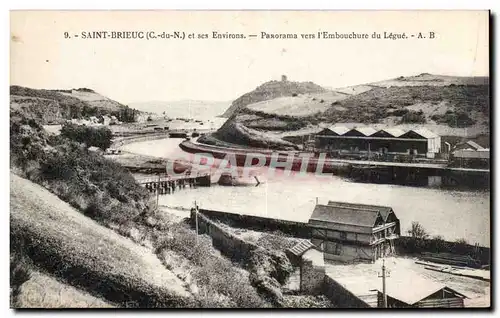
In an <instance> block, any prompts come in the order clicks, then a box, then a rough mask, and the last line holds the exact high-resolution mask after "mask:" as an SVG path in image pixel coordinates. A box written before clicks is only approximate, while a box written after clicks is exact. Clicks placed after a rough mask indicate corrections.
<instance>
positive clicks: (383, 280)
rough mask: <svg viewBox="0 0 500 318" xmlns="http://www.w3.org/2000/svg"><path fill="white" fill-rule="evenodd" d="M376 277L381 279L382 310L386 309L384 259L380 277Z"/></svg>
mask: <svg viewBox="0 0 500 318" xmlns="http://www.w3.org/2000/svg"><path fill="white" fill-rule="evenodd" d="M378 277H382V296H383V300H384V306H383V308H387V292H386V289H385V278H386V277H387V276H386V272H385V258H383V259H382V275H379V276H378Z"/></svg>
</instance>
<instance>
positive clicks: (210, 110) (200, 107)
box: [129, 100, 231, 119]
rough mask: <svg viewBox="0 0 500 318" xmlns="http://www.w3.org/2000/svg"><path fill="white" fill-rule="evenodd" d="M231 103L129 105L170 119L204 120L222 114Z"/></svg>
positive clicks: (185, 102)
mask: <svg viewBox="0 0 500 318" xmlns="http://www.w3.org/2000/svg"><path fill="white" fill-rule="evenodd" d="M230 104H231V102H227V101H226V102H225V101H201V100H180V101H149V102H137V103H130V104H129V105H130V106H131V107H134V108H136V109H139V110H141V111H144V112H148V113H156V114H159V115H163V112H165V116H168V117H170V118H195V119H206V118H211V117H216V116H218V115H220V114H222V113H223V112H224V111H226V109H227V108H228V107H229V105H230Z"/></svg>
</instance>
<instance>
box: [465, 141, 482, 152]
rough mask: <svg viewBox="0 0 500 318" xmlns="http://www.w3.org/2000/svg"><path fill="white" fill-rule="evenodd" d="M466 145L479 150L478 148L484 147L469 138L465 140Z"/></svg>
mask: <svg viewBox="0 0 500 318" xmlns="http://www.w3.org/2000/svg"><path fill="white" fill-rule="evenodd" d="M466 144H467V145H469V146H471V147H472V148H474V149H476V150H479V149H484V147H482V146H481V145H479V144H478V143H476V142H474V141H472V140H469V141H467V142H466Z"/></svg>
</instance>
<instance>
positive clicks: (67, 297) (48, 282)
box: [12, 271, 115, 308]
mask: <svg viewBox="0 0 500 318" xmlns="http://www.w3.org/2000/svg"><path fill="white" fill-rule="evenodd" d="M12 306H13V307H15V308H113V307H115V306H113V305H112V304H110V303H108V302H106V301H104V300H102V299H100V298H98V297H95V296H92V295H91V294H89V293H87V292H85V291H82V290H80V289H77V288H75V287H73V286H71V285H68V284H65V283H63V282H61V281H59V280H57V279H56V278H54V277H53V276H50V275H46V274H44V273H41V272H39V271H32V272H31V275H30V279H29V280H27V281H26V282H24V283H23V284H22V285H21V287H20V290H19V295H18V296H17V297H16V303H15V304H12Z"/></svg>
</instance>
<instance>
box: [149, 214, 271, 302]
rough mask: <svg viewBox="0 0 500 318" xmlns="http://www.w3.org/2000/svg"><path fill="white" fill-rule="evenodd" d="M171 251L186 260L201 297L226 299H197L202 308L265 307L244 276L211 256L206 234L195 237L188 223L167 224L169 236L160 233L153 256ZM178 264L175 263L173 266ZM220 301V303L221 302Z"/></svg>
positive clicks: (231, 266) (209, 240) (220, 259)
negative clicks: (221, 296)
mask: <svg viewBox="0 0 500 318" xmlns="http://www.w3.org/2000/svg"><path fill="white" fill-rule="evenodd" d="M164 250H170V251H173V252H175V253H178V254H179V255H181V256H182V257H184V258H186V259H187V260H188V261H189V262H190V264H191V266H192V268H191V270H190V273H191V276H192V278H193V280H194V282H196V284H197V285H198V286H200V288H201V290H202V293H201V295H223V296H226V299H225V300H224V298H219V300H217V297H205V296H200V297H198V298H197V300H198V301H199V302H200V305H201V306H203V307H205V306H207V307H214V305H215V307H219V306H221V307H240V308H256V307H264V306H267V303H266V302H265V301H264V300H263V299H262V298H261V297H260V296H259V294H258V293H257V291H256V290H255V288H253V287H252V286H251V284H250V281H249V279H248V275H245V274H244V273H245V272H244V271H242V270H240V269H238V268H237V267H235V266H234V265H233V264H232V263H231V261H230V260H229V259H226V258H224V257H221V256H219V255H217V254H215V253H213V252H212V251H213V247H212V240H211V238H210V237H208V236H206V235H198V237H197V235H196V233H195V232H194V231H193V230H191V229H190V228H189V226H188V225H187V224H183V223H180V224H170V225H169V227H168V233H167V234H165V232H164V231H162V234H161V238H160V239H158V240H156V244H155V251H156V254H158V255H161V254H162V252H163V251H164ZM173 265H177V264H173ZM214 302H216V303H215V304H214ZM221 302H222V303H221Z"/></svg>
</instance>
